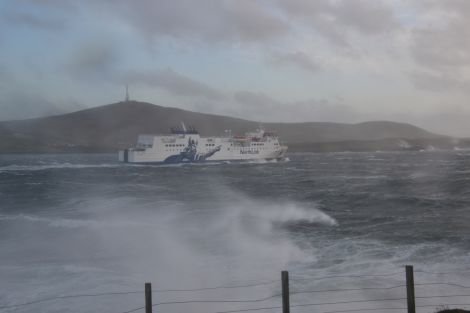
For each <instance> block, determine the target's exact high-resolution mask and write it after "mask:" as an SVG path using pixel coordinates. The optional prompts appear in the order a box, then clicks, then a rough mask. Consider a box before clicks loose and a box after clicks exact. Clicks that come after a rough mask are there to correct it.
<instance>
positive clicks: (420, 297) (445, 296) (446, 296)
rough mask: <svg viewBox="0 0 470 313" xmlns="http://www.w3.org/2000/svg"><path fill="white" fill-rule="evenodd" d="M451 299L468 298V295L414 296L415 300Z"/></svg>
mask: <svg viewBox="0 0 470 313" xmlns="http://www.w3.org/2000/svg"><path fill="white" fill-rule="evenodd" d="M453 297H470V295H437V296H416V297H415V298H416V299H432V298H453Z"/></svg>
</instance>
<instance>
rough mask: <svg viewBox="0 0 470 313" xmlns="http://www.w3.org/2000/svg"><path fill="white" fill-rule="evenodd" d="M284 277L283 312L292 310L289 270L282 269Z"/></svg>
mask: <svg viewBox="0 0 470 313" xmlns="http://www.w3.org/2000/svg"><path fill="white" fill-rule="evenodd" d="M281 278H282V313H289V312H290V304H289V272H288V271H282V272H281Z"/></svg>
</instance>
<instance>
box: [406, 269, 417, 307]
mask: <svg viewBox="0 0 470 313" xmlns="http://www.w3.org/2000/svg"><path fill="white" fill-rule="evenodd" d="M406 299H407V304H408V313H416V306H415V281H414V277H413V266H411V265H407V266H406Z"/></svg>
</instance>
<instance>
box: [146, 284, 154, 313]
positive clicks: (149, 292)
mask: <svg viewBox="0 0 470 313" xmlns="http://www.w3.org/2000/svg"><path fill="white" fill-rule="evenodd" d="M145 313H152V284H151V283H145Z"/></svg>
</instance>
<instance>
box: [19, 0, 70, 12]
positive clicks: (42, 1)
mask: <svg viewBox="0 0 470 313" xmlns="http://www.w3.org/2000/svg"><path fill="white" fill-rule="evenodd" d="M16 1H18V2H22V3H25V4H29V5H34V6H36V7H48V8H53V9H60V10H67V11H71V10H76V9H77V3H76V2H75V1H73V0H16Z"/></svg>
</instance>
